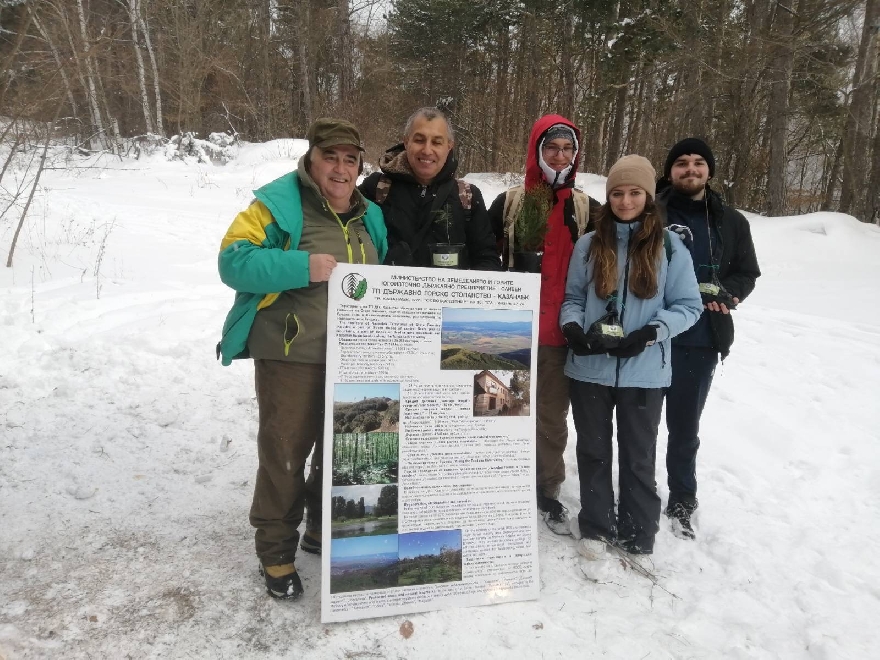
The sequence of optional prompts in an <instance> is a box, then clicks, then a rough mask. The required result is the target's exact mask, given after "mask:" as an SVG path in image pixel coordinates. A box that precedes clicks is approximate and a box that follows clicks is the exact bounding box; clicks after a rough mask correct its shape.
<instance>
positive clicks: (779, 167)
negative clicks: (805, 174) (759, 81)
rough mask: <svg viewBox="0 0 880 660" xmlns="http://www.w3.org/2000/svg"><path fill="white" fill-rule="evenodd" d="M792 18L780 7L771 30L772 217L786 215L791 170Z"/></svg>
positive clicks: (769, 191)
mask: <svg viewBox="0 0 880 660" xmlns="http://www.w3.org/2000/svg"><path fill="white" fill-rule="evenodd" d="M793 26H794V21H793V20H792V15H791V14H790V13H789V12H788V11H786V10H785V9H783V8H782V7H779V6H778V5H777V8H776V21H775V22H774V25H773V27H772V28H771V31H770V34H771V43H772V44H773V45H772V48H773V49H774V51H775V52H774V55H773V63H772V65H771V76H772V82H771V83H770V107H769V108H768V109H767V123H768V130H769V133H770V167H769V169H768V172H767V196H768V202H769V204H768V208H769V211H770V215H777V216H778V215H785V206H786V204H785V187H786V186H785V183H786V170H787V168H788V158H787V156H788V154H787V150H786V138H787V134H788V96H789V94H788V92H789V85H790V84H791V66H792V51H791V47H790V44H791V39H792V30H793Z"/></svg>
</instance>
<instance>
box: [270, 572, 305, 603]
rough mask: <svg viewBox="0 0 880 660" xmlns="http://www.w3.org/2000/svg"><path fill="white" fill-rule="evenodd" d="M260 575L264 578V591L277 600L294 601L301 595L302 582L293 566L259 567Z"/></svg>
mask: <svg viewBox="0 0 880 660" xmlns="http://www.w3.org/2000/svg"><path fill="white" fill-rule="evenodd" d="M260 575H262V576H263V577H264V578H266V591H268V592H269V595H270V596H272V598H277V599H278V600H296V599H297V598H299V597H300V596H302V594H303V585H302V581H301V580H300V579H299V574H298V573H297V572H296V567H295V566H294V565H293V564H282V565H280V566H260Z"/></svg>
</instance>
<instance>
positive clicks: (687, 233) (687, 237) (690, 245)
mask: <svg viewBox="0 0 880 660" xmlns="http://www.w3.org/2000/svg"><path fill="white" fill-rule="evenodd" d="M667 229H668V230H669V231H674V232H675V233H676V234H678V235H679V236H680V237H681V240H682V242H683V243H684V246H685V247H686V248H687V249H688V252H693V251H694V235H693V234H692V233H691V229H690V227H688V226H687V225H669V226H668V227H667Z"/></svg>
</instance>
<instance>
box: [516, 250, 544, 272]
mask: <svg viewBox="0 0 880 660" xmlns="http://www.w3.org/2000/svg"><path fill="white" fill-rule="evenodd" d="M543 257H544V253H543V252H514V253H513V270H515V271H516V272H518V273H540V272H541V259H542V258H543Z"/></svg>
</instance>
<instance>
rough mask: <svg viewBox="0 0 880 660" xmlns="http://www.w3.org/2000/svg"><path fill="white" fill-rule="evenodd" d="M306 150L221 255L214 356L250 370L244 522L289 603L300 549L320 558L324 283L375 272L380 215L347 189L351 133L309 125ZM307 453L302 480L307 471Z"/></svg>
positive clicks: (342, 125) (380, 249)
mask: <svg viewBox="0 0 880 660" xmlns="http://www.w3.org/2000/svg"><path fill="white" fill-rule="evenodd" d="M308 140H309V151H308V152H307V153H306V154H304V155H303V156H302V158H300V160H299V164H298V166H297V169H296V171H294V172H290V173H288V174H286V175H284V176H282V177H281V178H279V179H276V180H275V181H272V182H271V183H268V184H266V185H265V186H263V187H261V188H259V189H258V190H255V191H254V195H255V197H256V199H255V200H254V201H253V202H252V203H251V205H250V206H249V207H248V208H247V209H245V210H244V211H242V212H241V213H239V214H238V215H237V216H236V218H235V220H234V221H233V223H232V225H231V226H230V227H229V230H228V231H227V232H226V236H224V237H223V242H222V243H221V245H220V257H219V270H220V279H221V280H223V282H224V283H225V284H226V285H227V286H229V287H231V288H232V289H234V290H235V292H236V294H235V303H234V304H233V307H232V309H231V310H230V312H229V314H228V316H227V317H226V322H225V323H224V325H223V337H222V339H221V341H220V344H218V347H217V349H218V357H220V358H221V359H222V363H223V364H224V365H228V364H230V362H231V361H232V360H234V359H237V358H252V359H253V360H254V380H255V386H256V394H257V405H258V407H259V431H258V434H257V450H258V459H259V467H258V468H257V480H256V485H255V488H254V499H253V504H252V505H251V512H250V521H251V525H253V526H254V527H255V528H256V534H255V543H256V551H257V556H258V557H259V559H260V564H261V572H262V574H263V576H264V577H265V580H266V588H267V590H268V592H269V595H271V596H273V597H275V598H281V599H290V600H293V599H296V598H298V597H299V596H300V595H302V593H303V585H302V581H301V580H300V577H299V574H298V573H297V570H296V566H295V565H294V557H295V555H296V550H297V543H298V542H299V541H300V536H299V532H298V531H297V528H298V527H299V525H300V523H302V520H303V515H304V511H305V509H306V508H307V509H308V516H307V519H306V531H305V534H304V535H303V537H302V541H301V543H300V547H301V548H302V549H303V550H306V551H309V552H313V553H317V554H320V552H321V496H322V470H321V464H322V461H323V441H322V440H323V435H324V379H325V373H326V370H325V361H326V353H327V281H328V280H329V279H330V274H331V273H332V272H333V268H334V267H335V266H336V264H337V263H339V262H344V263H345V262H347V263H358V264H360V263H363V264H379V263H382V260H383V259H384V257H385V252H386V251H387V248H388V243H387V239H386V231H385V224H384V221H383V218H382V212H381V210H379V208H378V207H377V206H376V205H375V204H373V203H372V202H369V201H367V200H366V199H365V198H364V197H363V195H361V194H360V192H358V191H357V189H356V188H355V184H356V183H357V177H358V174H359V173H360V172H361V170H362V169H363V157H362V152H363V147H362V146H361V139H360V134H359V133H358V131H357V129H356V128H355V127H354V126H353V125H352V124H350V123H349V122H347V121H342V120H338V119H318V120H317V121H315V123H314V124H312V126H311V127H310V128H309V131H308ZM310 453H311V454H312V458H311V461H310V470H309V476H308V479H306V477H305V466H306V461H307V459H308V457H309V454H310Z"/></svg>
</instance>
